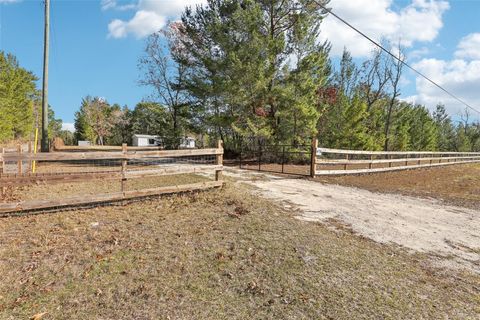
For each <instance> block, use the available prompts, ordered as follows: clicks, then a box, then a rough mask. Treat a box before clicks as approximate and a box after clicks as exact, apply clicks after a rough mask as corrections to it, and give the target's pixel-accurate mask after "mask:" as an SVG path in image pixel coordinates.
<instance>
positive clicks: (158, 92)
mask: <svg viewBox="0 0 480 320" xmlns="http://www.w3.org/2000/svg"><path fill="white" fill-rule="evenodd" d="M178 32H179V31H178V28H177V25H176V24H175V23H173V24H170V25H169V26H168V27H167V29H165V30H161V31H159V32H156V33H154V34H152V35H150V36H149V38H148V39H147V45H146V47H145V54H144V56H143V57H142V58H140V61H139V68H140V69H141V70H142V71H143V78H142V79H141V80H140V84H142V85H145V86H151V87H153V88H154V89H155V96H156V99H157V100H158V102H159V103H160V104H162V105H163V106H165V107H166V108H167V109H168V111H169V115H170V117H171V130H170V131H171V136H172V137H171V138H173V140H172V142H173V143H174V147H178V143H179V138H180V135H181V134H182V133H184V132H181V131H182V129H183V128H182V119H183V118H184V117H185V112H186V109H187V108H186V107H187V106H188V102H189V101H188V97H187V95H186V93H185V91H184V90H182V88H181V86H180V84H181V83H182V82H183V79H184V77H185V74H186V68H185V67H184V66H183V65H182V64H178V63H176V62H175V61H173V60H172V58H171V56H170V54H169V53H168V52H169V50H175V48H172V47H171V46H169V43H170V44H171V45H172V44H173V45H175V43H176V42H175V37H176V36H177V33H178Z"/></svg>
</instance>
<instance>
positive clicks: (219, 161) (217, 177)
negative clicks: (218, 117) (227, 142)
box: [215, 140, 223, 181]
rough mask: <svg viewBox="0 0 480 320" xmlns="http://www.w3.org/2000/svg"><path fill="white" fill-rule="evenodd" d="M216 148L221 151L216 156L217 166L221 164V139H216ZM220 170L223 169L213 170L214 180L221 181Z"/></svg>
mask: <svg viewBox="0 0 480 320" xmlns="http://www.w3.org/2000/svg"><path fill="white" fill-rule="evenodd" d="M217 149H220V150H221V151H222V153H221V154H217V158H216V161H215V162H216V165H218V166H223V141H222V140H218V141H217ZM222 170H223V169H216V170H215V181H221V180H222Z"/></svg>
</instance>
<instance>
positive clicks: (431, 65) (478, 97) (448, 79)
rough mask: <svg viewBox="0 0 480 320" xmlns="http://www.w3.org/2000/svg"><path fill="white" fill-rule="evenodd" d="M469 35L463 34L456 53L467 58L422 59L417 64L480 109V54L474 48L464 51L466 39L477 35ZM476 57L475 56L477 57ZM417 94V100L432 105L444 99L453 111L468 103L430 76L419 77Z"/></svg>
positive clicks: (443, 101)
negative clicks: (477, 54)
mask: <svg viewBox="0 0 480 320" xmlns="http://www.w3.org/2000/svg"><path fill="white" fill-rule="evenodd" d="M471 36H472V35H469V36H467V37H465V38H463V39H462V40H461V41H460V43H459V45H458V47H457V53H456V57H460V56H462V57H465V58H468V59H459V58H456V59H453V60H450V61H446V60H439V59H423V60H421V61H420V62H418V63H416V64H415V65H414V67H415V68H416V69H418V70H419V71H420V72H422V73H423V74H425V75H427V76H428V77H429V78H430V79H432V80H433V81H435V82H436V83H438V84H439V85H440V86H442V87H443V88H445V89H446V90H448V91H450V92H451V93H453V94H454V95H456V96H457V97H459V98H461V99H462V100H464V101H465V102H467V103H468V104H470V105H471V106H473V107H474V108H476V109H478V110H480V90H478V88H480V56H476V55H475V51H472V50H466V51H465V39H470V38H474V37H471ZM475 57H476V59H473V58H475ZM416 87H417V95H416V96H415V101H416V102H417V103H421V104H425V105H427V106H428V107H429V108H430V109H433V108H434V107H435V105H436V104H438V103H444V104H445V105H446V107H447V110H448V111H449V112H450V113H451V114H460V113H461V112H462V111H463V110H464V109H465V105H463V104H462V103H460V102H459V101H457V100H455V99H454V98H452V97H450V96H449V95H448V94H446V93H445V92H443V91H442V90H441V89H439V88H437V87H435V86H434V85H433V84H431V83H429V82H428V81H427V80H425V79H423V78H420V77H417V80H416Z"/></svg>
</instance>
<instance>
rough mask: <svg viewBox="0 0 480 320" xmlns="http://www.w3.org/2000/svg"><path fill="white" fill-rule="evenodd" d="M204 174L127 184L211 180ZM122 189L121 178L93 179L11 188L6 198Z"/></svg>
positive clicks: (58, 196)
mask: <svg viewBox="0 0 480 320" xmlns="http://www.w3.org/2000/svg"><path fill="white" fill-rule="evenodd" d="M209 180H211V179H208V178H206V177H204V176H200V175H195V174H178V175H170V176H153V177H143V178H136V179H128V180H127V181H126V184H125V189H126V190H142V189H148V188H156V187H166V186H175V185H182V184H188V183H197V182H204V181H209ZM120 191H121V181H120V180H118V179H117V180H100V179H93V180H91V181H84V182H70V183H59V184H51V185H48V186H47V185H41V184H40V185H32V186H28V187H24V188H17V189H12V190H10V192H11V195H10V196H9V197H8V198H7V199H6V200H8V201H12V200H39V199H61V198H64V197H71V196H79V195H97V194H108V193H112V192H120Z"/></svg>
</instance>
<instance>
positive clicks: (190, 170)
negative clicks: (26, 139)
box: [0, 141, 223, 213]
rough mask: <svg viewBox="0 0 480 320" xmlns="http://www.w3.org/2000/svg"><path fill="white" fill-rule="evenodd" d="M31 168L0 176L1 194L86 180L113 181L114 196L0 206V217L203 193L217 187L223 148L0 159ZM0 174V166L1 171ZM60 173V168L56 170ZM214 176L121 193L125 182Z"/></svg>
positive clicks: (22, 155) (0, 156) (15, 155)
mask: <svg viewBox="0 0 480 320" xmlns="http://www.w3.org/2000/svg"><path fill="white" fill-rule="evenodd" d="M33 161H35V162H36V163H37V169H38V171H37V172H35V173H32V172H25V171H22V170H20V169H21V168H18V169H19V170H18V171H17V172H16V173H5V172H0V187H1V189H2V193H4V189H5V188H7V187H12V188H16V187H21V186H30V185H38V184H42V185H47V186H49V185H54V184H59V183H71V182H82V181H83V182H85V181H92V180H118V181H120V182H121V190H120V191H119V192H111V193H108V194H95V195H79V196H76V197H70V198H68V197H67V198H62V199H55V200H42V199H39V200H30V201H17V202H10V203H5V202H3V203H0V213H11V212H18V211H29V210H37V209H48V208H56V207H65V206H72V205H87V204H94V203H102V202H111V201H119V200H125V199H132V198H137V197H145V196H153V195H160V194H167V193H176V192H185V191H195V190H203V189H208V188H214V187H220V186H222V184H223V182H222V169H223V146H222V143H221V142H220V141H219V143H218V145H217V148H210V149H188V150H154V151H136V150H130V147H128V148H127V146H126V145H123V146H122V149H121V150H120V151H112V152H107V151H97V152H51V153H37V154H33V153H22V152H15V153H2V154H0V163H2V164H4V163H15V162H16V163H18V166H20V163H22V164H23V163H32V162H33ZM2 167H3V168H4V167H5V165H3V166H2ZM60 168H62V169H61V170H60ZM209 172H212V173H215V180H214V181H204V182H200V183H192V184H184V185H175V186H167V187H156V188H150V189H141V190H126V189H125V184H126V182H127V181H128V180H129V179H139V178H145V177H155V176H166V175H180V174H197V173H209Z"/></svg>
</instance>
